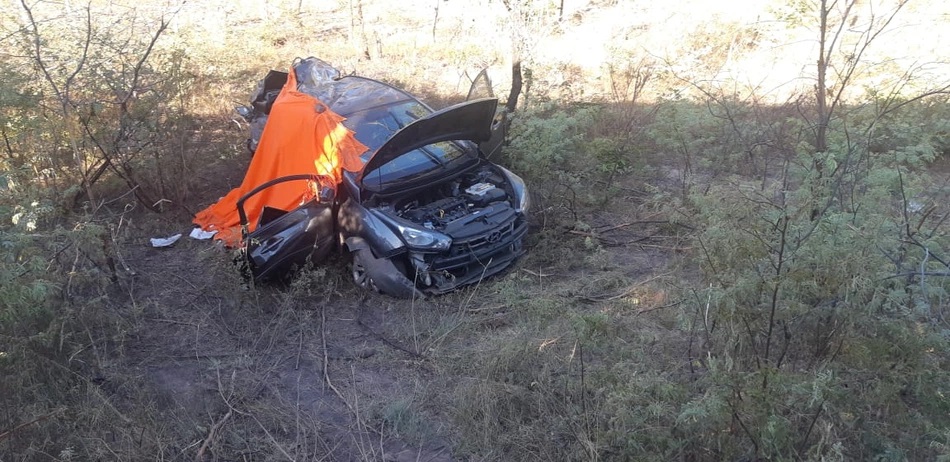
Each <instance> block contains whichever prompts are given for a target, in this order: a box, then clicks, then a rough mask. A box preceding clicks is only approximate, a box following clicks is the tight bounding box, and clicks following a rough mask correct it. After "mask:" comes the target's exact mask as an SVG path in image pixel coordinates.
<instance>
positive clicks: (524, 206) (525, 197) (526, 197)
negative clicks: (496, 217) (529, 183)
mask: <svg viewBox="0 0 950 462" xmlns="http://www.w3.org/2000/svg"><path fill="white" fill-rule="evenodd" d="M515 191H516V192H515V194H517V195H518V207H517V209H516V210H517V211H519V212H521V213H524V214H527V213H528V210H530V209H531V195H530V194H528V188H525V187H523V186H522V187H521V188H515Z"/></svg>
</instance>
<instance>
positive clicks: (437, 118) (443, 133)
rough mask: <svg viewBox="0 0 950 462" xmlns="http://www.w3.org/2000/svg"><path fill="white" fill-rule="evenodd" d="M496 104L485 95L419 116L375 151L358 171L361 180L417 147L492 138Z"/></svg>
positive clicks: (496, 100) (493, 99) (478, 141)
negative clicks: (484, 96) (443, 142)
mask: <svg viewBox="0 0 950 462" xmlns="http://www.w3.org/2000/svg"><path fill="white" fill-rule="evenodd" d="M497 106H498V99H497V98H484V99H479V100H475V101H468V102H465V103H461V104H457V105H455V106H451V107H448V108H445V109H442V110H441V111H436V112H433V113H432V114H429V115H427V116H425V117H422V118H420V119H416V120H415V121H414V122H412V123H410V124H409V125H406V126H405V127H403V128H402V129H400V130H399V131H398V132H396V133H395V134H394V135H393V136H392V137H391V138H389V140H387V141H386V142H385V143H384V144H383V145H382V146H380V147H379V149H377V150H376V152H375V153H373V156H372V157H370V159H369V161H367V162H366V165H364V166H363V170H362V172H361V173H360V175H359V181H360V183H362V180H363V177H365V176H366V175H367V174H368V173H370V172H372V171H373V170H376V169H377V168H379V167H380V166H382V165H384V164H386V163H388V162H390V161H392V160H393V159H395V158H397V157H399V156H401V155H403V154H405V153H407V152H410V151H412V150H414V149H419V148H421V147H423V146H426V145H429V144H432V143H438V142H440V141H455V140H469V141H474V142H476V143H480V142H482V141H485V140H488V139H490V138H491V134H492V132H491V125H492V119H493V118H494V117H495V109H496V108H497Z"/></svg>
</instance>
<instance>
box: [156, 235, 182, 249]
mask: <svg viewBox="0 0 950 462" xmlns="http://www.w3.org/2000/svg"><path fill="white" fill-rule="evenodd" d="M178 239H181V233H178V234H176V235H174V236H168V237H153V238H151V239H150V241H152V247H170V246H171V245H172V244H174V243H176V242H178Z"/></svg>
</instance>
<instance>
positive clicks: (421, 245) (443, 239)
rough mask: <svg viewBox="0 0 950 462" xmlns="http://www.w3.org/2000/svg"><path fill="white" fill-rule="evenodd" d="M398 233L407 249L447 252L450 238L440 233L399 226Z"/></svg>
mask: <svg viewBox="0 0 950 462" xmlns="http://www.w3.org/2000/svg"><path fill="white" fill-rule="evenodd" d="M399 233H400V234H402V238H403V240H405V241H406V244H407V245H409V247H412V248H414V249H419V250H449V247H451V246H452V238H451V237H448V236H446V235H445V234H442V233H437V232H435V231H429V230H425V229H418V228H407V227H405V226H399Z"/></svg>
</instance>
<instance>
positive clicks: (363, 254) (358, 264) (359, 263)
mask: <svg viewBox="0 0 950 462" xmlns="http://www.w3.org/2000/svg"><path fill="white" fill-rule="evenodd" d="M372 260H374V258H373V255H372V254H371V253H370V251H369V250H366V249H360V250H357V251H355V252H353V267H352V270H353V271H352V272H353V282H355V283H356V285H358V286H360V287H362V288H364V289H369V290H372V291H373V292H379V288H378V287H376V283H375V282H374V281H373V277H372V276H370V273H369V269H368V265H371V264H372Z"/></svg>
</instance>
